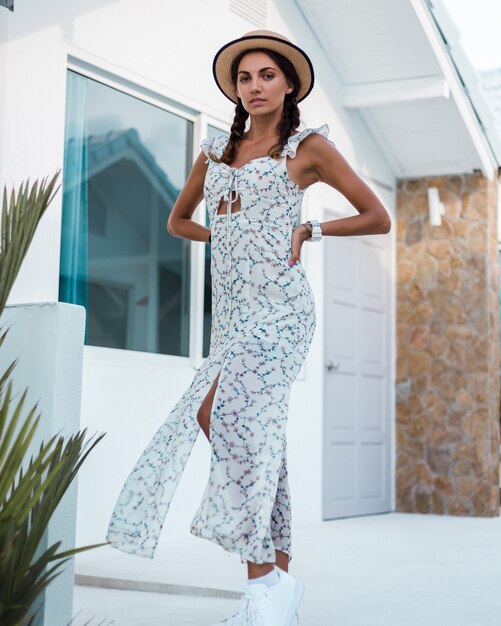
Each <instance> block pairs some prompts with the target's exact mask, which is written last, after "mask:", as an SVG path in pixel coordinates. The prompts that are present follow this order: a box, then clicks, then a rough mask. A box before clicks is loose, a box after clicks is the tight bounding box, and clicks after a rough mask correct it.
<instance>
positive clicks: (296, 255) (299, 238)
mask: <svg viewBox="0 0 501 626" xmlns="http://www.w3.org/2000/svg"><path fill="white" fill-rule="evenodd" d="M308 237H309V234H308V233H307V232H306V229H305V228H304V227H303V225H302V224H299V226H296V228H294V229H293V231H292V238H291V251H292V254H291V256H290V258H289V267H292V266H293V265H294V264H295V263H299V261H300V257H301V247H302V245H303V243H304V242H305V241H306V240H307V239H308Z"/></svg>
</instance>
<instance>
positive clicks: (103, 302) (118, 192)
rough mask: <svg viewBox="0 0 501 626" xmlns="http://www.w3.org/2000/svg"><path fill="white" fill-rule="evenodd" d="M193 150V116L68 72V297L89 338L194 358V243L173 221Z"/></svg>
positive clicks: (64, 281) (64, 278) (64, 248)
mask: <svg viewBox="0 0 501 626" xmlns="http://www.w3.org/2000/svg"><path fill="white" fill-rule="evenodd" d="M192 152H193V122H192V121H190V120H188V119H186V118H184V117H183V116H182V115H180V114H175V113H173V112H170V111H167V110H164V109H162V108H160V107H157V106H154V105H152V104H148V103H146V102H144V101H142V100H140V99H138V98H135V97H133V96H131V95H128V94H126V93H123V92H121V91H118V90H117V89H113V88H111V87H108V86H106V85H104V84H102V83H99V82H97V81H95V80H92V79H90V78H87V77H85V76H82V75H80V74H78V73H77V72H74V71H71V70H69V71H68V87H67V105H66V135H65V157H64V171H63V220H62V237H61V267H60V281H59V299H60V301H62V302H71V303H76V304H81V305H83V306H84V307H85V308H86V310H87V323H86V335H85V343H86V344H88V345H95V346H104V347H112V348H122V349H128V350H142V351H146V352H157V353H161V354H171V355H178V356H189V339H190V337H189V309H190V298H189V294H190V274H191V268H190V241H188V240H186V239H181V238H179V237H173V236H172V235H170V233H168V232H167V230H166V223H167V218H168V216H169V213H170V211H171V210H172V206H173V204H174V202H175V200H176V198H177V196H178V194H179V191H180V189H181V187H182V186H183V184H184V182H185V180H186V178H187V175H188V173H189V170H190V168H191V165H192ZM208 323H209V324H210V319H209V322H208Z"/></svg>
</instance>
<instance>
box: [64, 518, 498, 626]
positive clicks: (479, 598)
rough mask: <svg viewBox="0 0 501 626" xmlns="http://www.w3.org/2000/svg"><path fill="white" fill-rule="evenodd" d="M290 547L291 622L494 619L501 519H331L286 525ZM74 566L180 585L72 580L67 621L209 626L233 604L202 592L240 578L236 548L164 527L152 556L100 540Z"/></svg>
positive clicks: (470, 622)
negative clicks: (122, 586)
mask: <svg viewBox="0 0 501 626" xmlns="http://www.w3.org/2000/svg"><path fill="white" fill-rule="evenodd" d="M293 551H294V552H293V559H292V562H291V567H290V573H291V574H292V575H293V576H296V577H297V578H299V579H301V580H302V581H303V582H304V583H305V586H306V591H305V595H304V598H303V602H302V603H301V607H300V610H299V623H300V626H499V625H500V624H501V518H500V517H497V518H463V517H444V516H437V515H418V514H406V513H391V514H387V515H375V516H370V517H358V518H352V519H344V520H335V521H331V522H323V523H319V524H316V525H314V526H313V525H312V526H308V527H303V528H294V545H293ZM76 573H77V575H87V576H100V577H105V578H107V579H110V578H111V579H113V578H119V579H128V580H131V581H149V582H152V583H163V584H167V585H186V586H187V587H185V588H182V589H181V590H180V591H181V593H178V594H171V593H147V592H144V591H122V590H117V589H102V588H101V589H98V588H94V587H87V586H80V585H77V586H75V596H74V611H73V615H74V621H73V622H72V626H83V625H84V624H89V626H98V625H101V626H111V624H113V625H114V626H167V625H168V626H210V625H211V624H213V623H216V622H217V621H219V620H220V619H222V618H223V617H226V616H227V615H229V614H231V613H232V612H233V611H234V610H235V609H236V607H237V606H238V599H235V598H225V597H207V595H209V596H210V593H211V591H210V590H211V589H212V590H229V591H233V592H240V591H241V589H242V586H243V584H244V582H245V577H246V572H245V567H244V566H243V565H242V564H241V563H240V560H239V558H238V557H236V556H235V555H230V554H227V553H225V552H224V551H223V550H222V549H221V548H219V546H216V545H213V544H212V543H211V542H208V541H205V540H200V539H197V538H196V537H192V536H191V535H189V534H187V535H186V537H185V538H183V540H182V541H179V538H178V537H176V539H175V541H174V540H169V536H168V531H166V529H164V531H163V535H162V539H161V543H160V544H159V548H158V551H157V554H156V555H155V558H154V559H153V560H150V559H143V558H140V557H136V556H131V555H127V554H123V553H121V552H118V551H116V550H113V549H112V548H108V547H103V548H99V549H97V550H93V551H89V552H84V553H82V554H80V555H77V557H76ZM191 586H194V587H199V588H200V587H201V588H206V589H207V590H206V591H205V594H206V597H204V596H200V595H199V596H196V595H190V593H191V591H190V589H189V587H191ZM167 590H169V587H167ZM171 590H172V589H171ZM220 595H224V594H221V593H220ZM230 595H231V594H230ZM233 595H234V594H233Z"/></svg>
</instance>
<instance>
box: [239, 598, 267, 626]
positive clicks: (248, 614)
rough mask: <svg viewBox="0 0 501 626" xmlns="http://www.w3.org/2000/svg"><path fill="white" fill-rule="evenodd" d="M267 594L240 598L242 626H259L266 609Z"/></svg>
mask: <svg viewBox="0 0 501 626" xmlns="http://www.w3.org/2000/svg"><path fill="white" fill-rule="evenodd" d="M266 601H267V593H265V594H263V595H262V596H259V597H249V596H244V597H243V598H242V608H241V613H242V626H261V624H262V623H263V622H262V621H261V620H262V619H263V618H264V609H265V607H266Z"/></svg>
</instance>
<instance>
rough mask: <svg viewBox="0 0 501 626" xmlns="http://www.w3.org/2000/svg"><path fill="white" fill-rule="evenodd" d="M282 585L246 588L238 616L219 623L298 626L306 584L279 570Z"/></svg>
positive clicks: (230, 625)
mask: <svg viewBox="0 0 501 626" xmlns="http://www.w3.org/2000/svg"><path fill="white" fill-rule="evenodd" d="M275 569H276V570H277V572H278V575H279V582H278V583H277V584H276V585H273V586H272V587H267V586H266V585H261V584H252V585H246V587H245V591H244V595H243V596H242V599H241V601H240V609H239V611H238V612H237V613H235V614H234V615H232V616H231V617H229V618H227V619H226V620H224V621H222V622H219V624H220V625H223V624H224V626H296V625H297V624H298V618H297V613H296V611H297V608H298V606H299V603H300V602H301V598H302V597H303V593H304V585H303V584H302V583H300V582H298V581H296V580H295V579H294V578H293V577H292V576H291V575H290V574H288V573H287V572H284V571H283V570H281V569H280V568H278V567H276V568H275Z"/></svg>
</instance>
